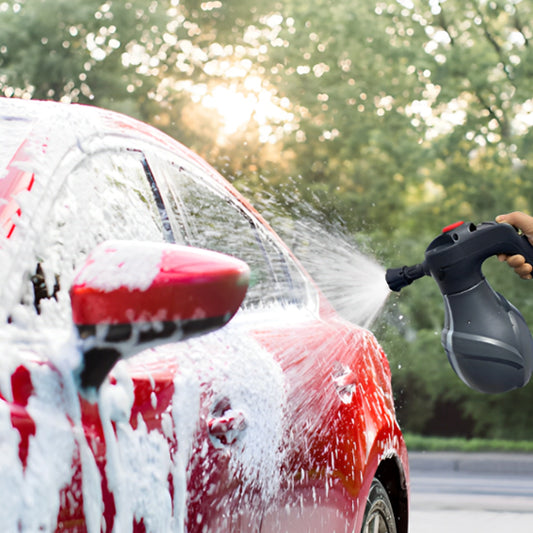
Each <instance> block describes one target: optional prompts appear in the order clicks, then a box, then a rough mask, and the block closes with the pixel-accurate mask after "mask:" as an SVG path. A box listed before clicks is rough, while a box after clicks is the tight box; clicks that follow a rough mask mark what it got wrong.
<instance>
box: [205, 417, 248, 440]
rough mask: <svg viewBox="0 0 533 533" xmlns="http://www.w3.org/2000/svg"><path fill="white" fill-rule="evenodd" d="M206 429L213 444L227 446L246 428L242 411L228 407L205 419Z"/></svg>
mask: <svg viewBox="0 0 533 533" xmlns="http://www.w3.org/2000/svg"><path fill="white" fill-rule="evenodd" d="M207 429H208V431H209V435H210V437H211V440H212V441H213V443H214V444H215V445H220V444H222V445H225V446H229V445H231V444H234V443H235V442H236V441H237V439H238V438H239V435H240V434H241V433H242V432H243V431H244V430H245V429H246V419H245V416H244V413H243V412H242V411H239V410H235V409H228V410H227V411H225V412H224V413H223V414H222V415H221V416H213V417H211V418H210V419H209V420H208V421H207Z"/></svg>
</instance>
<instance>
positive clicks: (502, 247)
mask: <svg viewBox="0 0 533 533" xmlns="http://www.w3.org/2000/svg"><path fill="white" fill-rule="evenodd" d="M483 226H486V227H487V229H489V228H490V229H489V231H490V232H491V233H493V234H494V237H496V236H497V237H498V238H497V239H495V242H494V244H493V248H494V250H495V253H494V255H498V254H505V255H515V254H520V255H523V256H524V258H525V260H526V263H529V264H530V265H533V246H532V245H531V243H530V242H529V239H528V237H527V236H526V235H520V234H519V233H518V230H517V229H516V228H515V227H514V226H511V225H510V224H507V223H505V222H504V223H498V222H483V223H482V224H479V225H478V226H477V229H478V230H480V229H481V230H483ZM491 255H492V254H491Z"/></svg>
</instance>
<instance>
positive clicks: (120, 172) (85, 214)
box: [22, 151, 173, 313]
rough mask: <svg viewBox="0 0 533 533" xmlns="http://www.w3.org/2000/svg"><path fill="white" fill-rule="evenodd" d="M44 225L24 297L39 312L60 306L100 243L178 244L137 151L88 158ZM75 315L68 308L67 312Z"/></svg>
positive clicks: (66, 184)
mask: <svg viewBox="0 0 533 533" xmlns="http://www.w3.org/2000/svg"><path fill="white" fill-rule="evenodd" d="M55 178H57V179H62V178H61V175H56V177H55ZM44 220H45V222H44V225H43V228H42V231H41V232H40V238H39V239H38V242H37V244H36V249H35V265H34V269H33V267H32V272H29V273H28V275H27V278H29V279H28V280H27V283H26V287H25V289H24V291H23V297H22V300H23V303H25V304H26V305H29V304H32V305H34V306H35V307H36V310H37V311H38V312H41V310H42V308H45V307H47V306H48V307H49V306H50V305H53V306H56V303H57V302H59V301H60V299H59V298H58V293H60V292H61V290H62V289H65V290H68V288H69V287H70V285H71V283H72V280H73V277H74V273H75V271H76V269H77V268H79V267H80V266H81V264H82V263H83V261H84V259H85V258H86V257H87V255H88V254H89V253H90V252H91V251H92V250H93V249H94V248H95V247H96V245H97V244H99V243H101V242H103V241H105V240H108V239H134V240H146V241H163V240H173V234H172V233H171V230H170V229H169V227H168V225H167V222H166V220H165V219H164V217H163V216H162V213H161V205H158V202H157V201H156V197H155V195H154V190H153V186H152V184H151V183H150V180H149V179H148V176H147V172H146V166H145V162H144V159H143V157H142V155H141V154H139V153H136V152H128V151H102V152H99V153H96V154H92V155H91V156H88V157H85V158H84V159H83V160H82V161H81V163H79V164H78V165H77V166H76V167H75V168H74V169H73V170H71V171H69V173H68V176H66V178H64V183H63V184H62V186H61V188H60V190H59V191H58V193H57V195H56V197H55V198H54V199H53V201H52V204H51V208H50V210H49V212H48V213H47V214H46V215H45V216H44ZM38 291H40V292H38ZM56 307H57V306H56ZM69 310H70V307H69V305H67V304H65V305H64V306H63V309H62V311H63V312H64V313H69V312H70V311H69Z"/></svg>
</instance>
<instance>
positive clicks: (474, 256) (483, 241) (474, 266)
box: [424, 222, 533, 294]
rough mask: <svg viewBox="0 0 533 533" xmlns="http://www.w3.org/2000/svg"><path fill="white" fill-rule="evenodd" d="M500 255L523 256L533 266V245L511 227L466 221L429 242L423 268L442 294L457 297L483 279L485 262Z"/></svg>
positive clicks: (495, 223)
mask: <svg viewBox="0 0 533 533" xmlns="http://www.w3.org/2000/svg"><path fill="white" fill-rule="evenodd" d="M498 254H506V255H514V254H521V255H523V256H524V258H525V260H526V262H527V263H530V264H532V265H533V246H532V245H531V244H530V243H529V241H528V239H527V237H525V236H521V235H519V234H518V232H517V231H516V229H515V228H514V227H513V226H511V225H510V224H506V223H502V224H499V223H497V222H482V223H481V224H478V225H477V226H476V225H475V224H473V223H468V222H463V223H461V224H459V225H455V224H454V225H452V226H449V227H448V228H445V230H444V232H443V233H441V235H439V236H438V237H437V238H436V239H434V240H433V241H432V242H431V243H430V245H429V246H428V248H427V249H426V254H425V261H424V266H425V270H426V271H428V272H430V273H431V276H432V277H433V278H434V279H435V281H436V282H437V284H438V285H439V287H440V290H441V292H442V294H455V293H457V292H460V291H463V290H466V289H469V288H471V287H473V286H474V285H476V284H477V283H479V282H480V281H481V280H483V279H484V277H483V273H482V271H481V267H482V264H483V262H484V261H485V259H487V258H489V257H491V256H493V255H498Z"/></svg>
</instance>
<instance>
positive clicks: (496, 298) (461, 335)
mask: <svg viewBox="0 0 533 533" xmlns="http://www.w3.org/2000/svg"><path fill="white" fill-rule="evenodd" d="M500 253H503V254H508V255H513V254H522V255H523V256H524V257H525V258H526V262H528V263H530V264H533V246H531V244H530V243H529V241H528V239H527V237H525V236H521V235H519V234H518V233H517V232H516V230H515V229H514V227H513V226H510V225H509V224H498V223H496V222H483V223H481V224H478V225H477V226H476V225H475V224H471V223H464V222H458V223H456V224H452V225H451V226H448V227H446V228H444V230H443V231H442V233H441V234H440V235H439V236H438V237H437V238H435V239H434V240H433V241H432V242H431V243H430V245H429V246H428V247H427V249H426V252H425V260H424V261H423V262H422V263H420V264H418V265H414V266H411V267H408V266H404V267H401V268H392V269H389V270H387V273H386V280H387V283H388V285H389V287H390V288H391V290H393V291H400V290H401V289H402V288H403V287H405V286H407V285H409V284H411V283H412V282H413V281H414V280H416V279H418V278H421V277H422V276H431V277H433V279H434V280H435V281H436V282H437V285H438V286H439V288H440V291H441V293H442V296H443V298H444V311H445V315H444V328H443V330H442V337H441V342H442V345H443V347H444V350H445V351H446V354H447V356H448V360H449V362H450V364H451V365H452V368H453V369H454V371H455V372H456V374H457V375H458V376H459V377H460V378H461V379H462V380H463V382H464V383H466V385H468V386H469V387H471V388H472V389H475V390H478V391H480V392H485V393H493V394H494V393H500V392H506V391H509V390H512V389H516V388H519V387H523V386H524V385H526V384H527V382H528V381H529V378H530V377H531V371H532V368H533V339H532V337H531V333H530V332H529V328H528V327H527V324H526V322H525V320H524V318H523V317H522V315H521V314H520V312H519V311H518V309H516V308H515V307H514V306H513V305H512V304H511V303H509V302H508V301H507V300H506V299H505V298H504V297H503V296H501V295H500V294H498V293H497V292H495V291H494V290H493V289H492V287H491V286H490V285H489V283H488V282H487V280H486V279H485V277H484V276H483V273H482V272H481V266H482V264H483V262H484V261H485V259H487V258H488V257H490V256H492V255H496V254H500ZM532 297H533V292H532Z"/></svg>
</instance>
